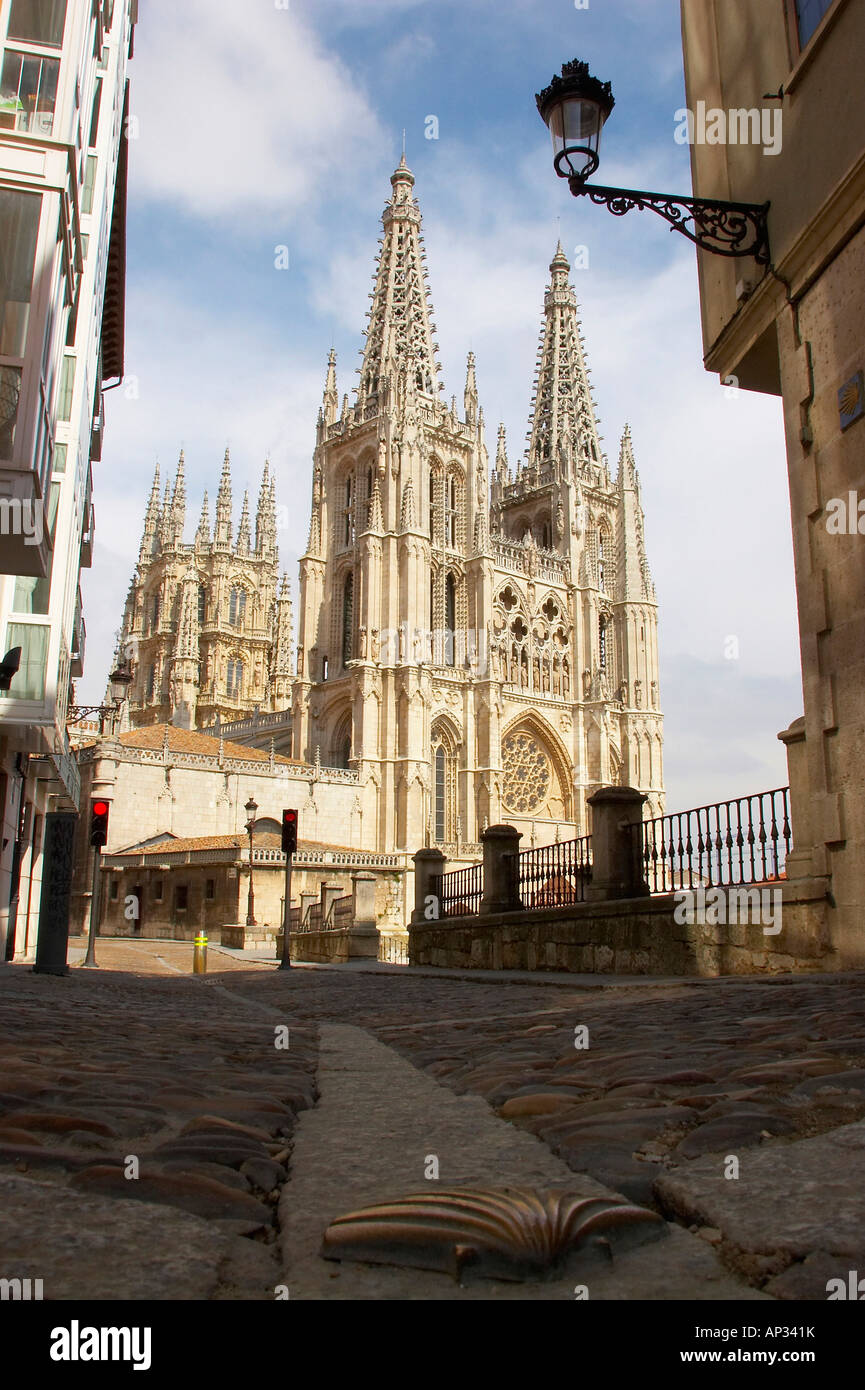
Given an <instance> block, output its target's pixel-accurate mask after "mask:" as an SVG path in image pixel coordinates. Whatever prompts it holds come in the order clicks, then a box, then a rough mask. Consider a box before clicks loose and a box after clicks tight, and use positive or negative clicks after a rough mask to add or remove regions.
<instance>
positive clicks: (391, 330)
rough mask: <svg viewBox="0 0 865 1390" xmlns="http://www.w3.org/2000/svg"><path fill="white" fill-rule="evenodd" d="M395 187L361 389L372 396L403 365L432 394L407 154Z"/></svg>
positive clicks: (435, 371) (430, 341) (425, 298)
mask: <svg viewBox="0 0 865 1390" xmlns="http://www.w3.org/2000/svg"><path fill="white" fill-rule="evenodd" d="M391 184H392V186H393V193H392V195H391V199H390V202H389V203H388V204H387V206H386V207H385V210H384V214H383V217H382V222H383V226H384V238H383V240H382V247H381V251H380V253H379V257H378V262H377V266H376V273H375V289H374V290H373V293H372V295H371V299H372V308H371V310H370V321H369V325H368V327H367V331H366V347H365V349H364V353H363V366H362V367H361V376H360V391H361V394H362V395H365V396H372V395H375V394H376V393H377V391H378V382H379V377H381V376H383V375H386V374H387V373H389V372H392V373H394V374H395V373H397V372H399V371H400V370H405V371H406V373H407V374H408V375H409V377H410V380H411V382H412V384H413V385H414V387H415V388H416V389H417V390H418V391H420V392H422V393H424V394H425V395H429V396H432V395H434V394H435V393H436V392H438V391H440V390H441V389H442V386H441V381H440V378H439V371H440V368H439V364H438V361H437V359H436V352H437V350H438V344H437V343H436V342H435V341H434V338H433V335H434V333H435V324H434V323H433V322H432V320H431V317H430V311H431V306H430V303H429V287H428V284H427V275H426V266H425V256H424V250H423V237H422V236H421V215H420V208H419V207H418V205H417V202H416V201H415V199H414V197H413V195H412V188H413V187H414V175H413V174H412V172H411V170H410V169H409V167H408V165H407V164H406V162H405V155H403V157H402V159H401V161H400V164H399V168H398V169H397V170H396V171H395V173H394V174H393V175H392V176H391Z"/></svg>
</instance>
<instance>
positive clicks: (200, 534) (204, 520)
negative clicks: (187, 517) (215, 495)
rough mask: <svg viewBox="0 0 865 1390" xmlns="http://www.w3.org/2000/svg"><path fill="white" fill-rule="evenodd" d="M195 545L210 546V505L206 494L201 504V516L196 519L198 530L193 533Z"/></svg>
mask: <svg viewBox="0 0 865 1390" xmlns="http://www.w3.org/2000/svg"><path fill="white" fill-rule="evenodd" d="M195 544H196V545H209V544H210V503H209V501H208V497H207V493H206V492H205V494H204V499H203V501H202V503H201V516H200V517H199V518H198V530H197V531H196V533H195Z"/></svg>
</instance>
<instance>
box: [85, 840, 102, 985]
mask: <svg viewBox="0 0 865 1390" xmlns="http://www.w3.org/2000/svg"><path fill="white" fill-rule="evenodd" d="M101 856H102V846H101V845H94V846H93V883H92V885H91V890H90V932H89V934H88V937H87V955H86V956H85V957H84V960H83V961H82V965H83V966H86V967H87V968H88V969H93V970H96V969H98V966H97V964H96V933H97V930H98V928H99V888H100V873H99V869H100V864H101Z"/></svg>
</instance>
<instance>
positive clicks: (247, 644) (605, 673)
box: [121, 158, 664, 860]
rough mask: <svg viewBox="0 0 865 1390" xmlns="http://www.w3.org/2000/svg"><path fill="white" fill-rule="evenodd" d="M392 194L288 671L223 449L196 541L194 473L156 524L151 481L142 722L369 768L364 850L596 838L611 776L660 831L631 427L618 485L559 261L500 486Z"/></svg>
mask: <svg viewBox="0 0 865 1390" xmlns="http://www.w3.org/2000/svg"><path fill="white" fill-rule="evenodd" d="M391 185H392V194H391V198H390V201H389V202H388V204H387V205H386V207H385V210H384V215H383V227H384V231H383V240H382V243H381V251H380V254H379V257H378V263H377V267H376V273H375V285H374V290H373V294H372V296H371V309H370V311H369V324H368V327H367V330H366V343H365V350H364V354H363V365H362V367H361V373H360V383H359V386H358V388H357V394H356V399H355V400H354V402H353V403H350V402H349V399H348V397H347V396H343V398H342V404H341V405H340V400H339V396H338V393H337V382H336V361H335V355H334V353H333V352H331V354H330V358H329V361H328V367H327V378H326V382H325V389H324V399H323V402H322V407H321V409H320V411H319V417H318V425H317V433H316V446H315V451H314V454H313V479H312V517H311V523H310V530H309V541H308V544H307V548H306V552H305V554H304V555H303V556H302V557H301V560H300V597H299V605H298V610H299V611H298V639H297V641H298V645H297V652H296V659H294V660H293V659H292V651H291V646H292V635H291V634H292V611H291V603H290V600H289V598H288V593H287V584H286V582H285V580H283V583H282V585H281V587H279V579H278V571H277V551H276V508H275V484H274V479H273V478H272V477H271V476H270V474H269V470H268V468H267V467H266V468H265V476H264V478H263V480H262V485H261V493H260V497H259V503H258V510H257V514H256V524H255V542H254V544H253V542H252V537H251V530H250V520H249V512H248V504H247V501H246V499H244V506H243V514H242V516H241V520H240V526H239V529H238V533H237V539H236V542H235V543H234V544H232V540H231V532H232V526H231V482H230V473H229V464H228V458H227V456H226V462H225V467H224V469H223V475H222V482H221V485H220V490H219V497H218V501H217V515H216V525H215V528H214V531H213V534H212V535H211V531H210V523H209V518H208V514H207V499H206V497H205V504H204V508H203V511H202V515H201V521H200V523H199V526H198V531H197V533H196V538H195V542H194V544H193V545H184V542H183V525H184V519H185V500H184V487H183V470H182V461H181V466H180V468H179V469H178V475H177V479H176V480H175V484H174V489H173V493H171V494H169V492H168V490H167V489H166V494H165V499H164V502H163V505H162V506H161V507H160V504H159V493H158V483H155V484H154V491H153V494H152V496H151V499H150V504H149V507H148V510H147V517H146V522H145V529H144V538H143V540H142V546H141V553H140V557H139V563H138V568H137V572H136V577H135V579H134V581H133V585H132V588H131V590H130V597H129V600H128V601H127V608H126V614H125V617H124V626H123V632H122V635H121V641H122V644H123V648H124V650H125V651H130V652H133V653H134V659H133V672H134V677H135V680H134V684H133V686H132V688H131V695H130V715H131V719H132V722H133V723H135V724H144V723H159V722H165V721H171V722H173V723H175V724H181V725H183V726H185V727H187V728H194V727H198V728H206V727H209V726H212V725H213V724H214V722H217V723H220V724H221V727H222V728H223V729H224V732H225V734H226V737H231V733H230V729H231V722H230V721H232V720H239V719H242V718H243V717H244V716H245V715H247V716H248V715H249V714H250V712H251V711H253V710H254V709H256V708H258V709H259V710H261V711H264V712H267V711H279V710H283V711H285V712H286V718H285V722H284V725H283V727H284V728H285V730H286V734H285V740H284V741H283V740H282V739H280V743H281V744H282V747H283V749H284V751H286V752H290V753H291V754H292V756H293V757H294V758H296V759H299V760H301V761H303V762H306V763H311V764H315V763H317V762H319V763H321V764H322V765H330V766H332V767H342V768H347V769H350V770H353V771H354V772H355V773H356V776H357V780H358V797H359V800H360V807H359V809H360V811H361V815H362V825H363V838H364V844H365V847H366V848H369V849H371V850H379V851H388V852H389V851H394V850H406V851H409V852H412V851H414V850H415V849H418V848H420V847H421V846H422V845H424V844H435V845H440V846H441V847H442V848H444V850H445V852H446V854H447V855H448V857H449V859H452V860H459V859H460V858H467V859H474V858H477V841H478V837H479V835H480V832H481V830H482V829H483V828H484V826H485V825H486V824H494V823H497V822H503V821H505V822H509V823H512V824H514V825H515V826H516V827H517V828H518V829H519V830H521V831H522V832H523V841H522V843H523V846H524V847H529V846H530V845H533V844H546V843H550V842H551V841H554V840H556V839H559V840H565V839H570V838H573V837H574V836H577V835H584V834H587V833H589V831H590V829H591V826H590V824H589V817H590V813H589V810H588V807H587V805H586V802H587V798H588V797H589V796H590V795H591V793H592V792H593V791H595V790H596V789H597V788H598V787H600V786H604V785H610V784H615V783H621V784H628V785H631V786H634V787H637V788H639V789H640V790H641V791H643V792H645V793H646V794H647V797H648V801H647V806H646V813H647V814H651V815H658V814H660V813H661V812H662V811H663V796H664V791H663V785H664V784H663V770H662V743H663V738H662V725H663V719H662V715H661V712H660V704H659V686H658V681H659V675H658V643H657V603H656V600H655V591H654V586H653V583H652V579H651V575H650V572H649V566H648V562H647V559H646V550H645V544H644V538H643V511H642V506H641V501H640V484H639V477H638V474H637V471H636V468H635V464H634V456H633V452H632V446H631V438H630V433H629V431H628V429H627V428H626V429H625V432H624V436H623V438H622V441H621V447H620V450H619V458H618V468H617V472H616V476H615V478H613V477H612V475H611V473H610V470H609V466H608V463H607V460H606V459H605V458H604V456H603V454H602V452H601V448H600V443H599V437H598V427H597V421H596V417H595V411H594V403H593V400H592V396H591V392H590V387H589V381H588V374H587V368H586V363H585V358H584V352H583V339H582V337H581V333H580V325H579V322H578V319H577V305H576V297H575V294H574V291H573V289H572V287H571V285H570V283H569V279H568V276H569V271H570V266H569V264H568V261H567V259H566V257H565V254H564V252H563V251H562V248H561V246H559V247H558V248H557V250H556V253H555V256H554V257H553V260H552V263H551V265H550V274H551V280H550V284H549V287H548V289H547V292H546V296H545V299H544V320H543V326H542V330H541V337H540V343H539V347H538V360H537V371H536V380H535V392H534V397H533V401H532V417H531V428H530V434H529V445H528V450H527V453H526V456H525V458H524V459H523V460H522V461H520V462H519V463H517V465H516V467H515V468H512V467H511V465H510V464H509V462H508V457H507V447H506V441H505V435H504V429H503V428H500V429H499V432H498V442H497V448H496V457H495V462H494V465H493V468H492V472H490V467H489V459H488V455H487V449H486V444H485V438H484V417H483V411H482V410H481V408H480V406H479V402H478V392H477V385H476V380H475V361H474V356H473V354H472V353H469V358H468V368H467V373H466V382H465V392H464V396H463V412H462V415H460V414H459V413H458V411H457V407H456V398H453V400H452V402H451V404H450V405H447V404H446V403H445V401H444V400H442V399H440V395H441V394H442V392H443V387H442V383H441V379H440V370H441V369H440V364H439V362H438V361H437V357H436V352H437V344H436V342H435V340H434V335H435V325H434V323H433V321H432V308H431V302H430V294H429V288H428V284H427V276H426V265H425V254H424V246H423V237H422V234H421V214H420V209H419V207H418V203H417V201H416V200H415V198H414V196H413V187H414V177H413V175H412V174H411V172H410V170H409V169H408V168H407V166H406V163H405V159H404V158H403V160H402V162H401V164H400V166H399V168H398V169H397V170H396V171H395V173H394V174H393V176H392V178H391ZM289 711H290V717H289ZM224 721H229V722H228V723H227V724H226V723H224ZM267 741H268V742H269V739H268V740H267ZM324 791H326V788H325V787H322V792H324Z"/></svg>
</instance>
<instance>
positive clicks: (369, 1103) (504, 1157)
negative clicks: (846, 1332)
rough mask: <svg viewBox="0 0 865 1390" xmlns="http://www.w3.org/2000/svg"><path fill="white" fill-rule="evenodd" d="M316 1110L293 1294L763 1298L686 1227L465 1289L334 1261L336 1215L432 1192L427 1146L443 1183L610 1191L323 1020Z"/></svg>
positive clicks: (361, 1037)
mask: <svg viewBox="0 0 865 1390" xmlns="http://www.w3.org/2000/svg"><path fill="white" fill-rule="evenodd" d="M318 1086H319V1090H320V1099H319V1103H318V1105H317V1107H316V1108H315V1110H310V1111H306V1112H304V1113H303V1114H302V1115H301V1116H300V1117H299V1121H298V1125H297V1128H296V1130H295V1148H294V1154H293V1160H292V1174H291V1178H290V1180H289V1182H288V1183H287V1184H286V1186H285V1187H284V1188H283V1192H282V1197H281V1200H280V1227H281V1238H282V1250H283V1259H284V1275H283V1277H284V1279H285V1282H286V1283H287V1285H288V1287H289V1292H290V1297H291V1298H292V1299H298V1298H299V1299H321V1298H326V1299H421V1298H422V1299H433V1300H454V1299H470V1300H472V1299H473V1300H478V1299H480V1300H488V1299H519V1300H525V1299H544V1300H557V1299H569V1300H571V1299H573V1298H574V1289H575V1285H576V1284H577V1283H585V1284H586V1285H587V1286H588V1289H589V1297H590V1299H592V1298H601V1299H634V1298H645V1299H675V1298H682V1299H731V1298H732V1299H753V1298H760V1297H761V1295H759V1294H757V1293H755V1292H754V1291H753V1290H752V1289H750V1288H748V1287H747V1286H746V1285H744V1284H743V1283H740V1282H738V1281H737V1280H736V1279H735V1278H733V1277H731V1276H730V1275H728V1274H727V1273H726V1272H725V1271H724V1270H723V1269H722V1268H721V1266H720V1264H719V1263H718V1260H717V1258H716V1257H715V1255H714V1253H713V1252H712V1251H711V1249H710V1248H709V1247H708V1246H707V1245H706V1243H705V1242H704V1241H701V1240H699V1239H697V1238H696V1237H695V1236H693V1235H691V1234H690V1233H688V1232H686V1231H684V1230H682V1229H681V1228H679V1227H677V1226H671V1227H670V1228H669V1233H668V1236H667V1237H666V1238H664V1239H662V1240H659V1241H655V1242H652V1243H651V1244H650V1245H645V1246H642V1247H640V1248H638V1249H635V1250H631V1251H627V1252H624V1253H621V1254H617V1255H616V1256H615V1259H614V1261H613V1264H612V1265H610V1264H609V1263H608V1262H606V1263H604V1264H598V1263H596V1262H593V1263H591V1264H590V1265H589V1264H586V1266H585V1267H584V1269H583V1270H582V1271H581V1270H580V1267H579V1265H578V1264H574V1265H572V1266H571V1272H569V1273H568V1275H567V1277H565V1278H559V1279H557V1280H555V1281H553V1282H550V1283H543V1284H511V1283H503V1282H497V1281H493V1280H486V1279H484V1280H477V1281H476V1282H469V1283H467V1284H466V1286H465V1287H464V1288H461V1287H460V1286H458V1285H457V1284H456V1283H455V1281H454V1280H453V1279H451V1278H449V1277H448V1276H446V1275H443V1274H437V1273H428V1272H426V1271H423V1270H412V1269H406V1268H396V1267H389V1266H385V1265H365V1264H356V1263H354V1262H349V1261H343V1262H341V1263H334V1262H332V1261H328V1260H324V1259H322V1258H321V1257H320V1255H319V1248H320V1245H321V1240H322V1236H323V1234H324V1231H325V1229H326V1227H327V1226H328V1225H329V1223H330V1221H331V1220H333V1218H334V1217H336V1216H339V1215H343V1214H345V1213H346V1212H348V1211H350V1210H353V1209H355V1208H357V1207H360V1206H364V1205H366V1204H368V1203H371V1202H376V1201H385V1200H387V1199H388V1198H390V1197H393V1196H397V1195H403V1194H405V1193H408V1192H424V1191H427V1190H431V1189H432V1188H433V1187H434V1183H432V1182H430V1181H428V1180H427V1179H425V1177H424V1167H425V1164H426V1163H427V1161H428V1156H429V1155H435V1156H436V1157H437V1158H438V1162H439V1185H440V1186H441V1187H451V1186H483V1187H499V1186H503V1185H535V1184H538V1185H541V1186H563V1187H565V1188H567V1189H568V1190H569V1191H572V1192H576V1193H578V1194H580V1195H585V1196H611V1195H613V1194H611V1193H610V1191H609V1189H607V1188H604V1187H602V1186H601V1185H600V1184H599V1183H597V1182H595V1181H594V1180H593V1179H592V1178H590V1177H588V1176H586V1175H584V1174H575V1173H573V1172H572V1171H571V1170H570V1169H569V1168H568V1167H567V1166H566V1165H565V1164H564V1163H562V1162H561V1161H560V1160H559V1159H557V1158H556V1157H554V1155H553V1154H552V1153H551V1152H550V1151H549V1149H548V1148H547V1147H546V1146H545V1145H544V1144H542V1143H540V1142H539V1141H538V1140H537V1139H536V1138H534V1136H532V1135H530V1134H527V1133H524V1132H521V1131H520V1130H518V1129H516V1128H515V1127H514V1126H512V1125H509V1124H508V1123H506V1122H505V1121H502V1120H499V1119H498V1118H497V1117H496V1116H495V1115H493V1114H492V1112H491V1111H490V1109H489V1107H488V1106H487V1105H486V1104H485V1102H484V1101H483V1100H481V1098H480V1097H478V1096H473V1095H463V1096H458V1095H455V1094H454V1093H453V1092H451V1091H449V1090H447V1089H445V1088H444V1087H443V1086H440V1085H438V1083H436V1082H435V1081H433V1080H432V1079H431V1078H430V1077H428V1076H426V1075H424V1074H423V1073H421V1072H419V1071H418V1070H417V1069H416V1068H415V1067H414V1066H412V1065H411V1064H410V1063H409V1062H407V1061H405V1060H404V1059H403V1058H401V1057H399V1056H397V1055H396V1054H395V1053H394V1052H393V1051H392V1050H391V1049H390V1048H388V1047H385V1046H383V1045H382V1044H381V1043H379V1042H377V1041H376V1040H375V1039H374V1038H372V1037H371V1036H370V1034H369V1033H367V1032H366V1031H365V1030H362V1029H360V1028H355V1027H351V1026H348V1025H341V1024H325V1025H323V1026H322V1029H321V1039H320V1053H319V1070H318Z"/></svg>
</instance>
